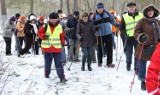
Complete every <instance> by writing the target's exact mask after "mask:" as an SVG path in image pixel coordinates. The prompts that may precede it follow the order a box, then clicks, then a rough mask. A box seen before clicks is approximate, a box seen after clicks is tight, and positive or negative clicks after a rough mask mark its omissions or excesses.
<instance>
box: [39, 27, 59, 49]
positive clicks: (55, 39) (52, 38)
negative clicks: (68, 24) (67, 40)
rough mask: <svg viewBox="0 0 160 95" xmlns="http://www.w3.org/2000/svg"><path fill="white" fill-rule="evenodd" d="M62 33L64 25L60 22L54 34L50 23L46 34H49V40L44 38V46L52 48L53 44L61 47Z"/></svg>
mask: <svg viewBox="0 0 160 95" xmlns="http://www.w3.org/2000/svg"><path fill="white" fill-rule="evenodd" d="M61 33H62V26H61V25H60V24H58V25H57V26H56V27H55V29H54V32H53V34H52V32H51V29H50V26H49V25H48V27H47V30H46V33H45V35H49V39H48V40H42V45H41V46H42V48H50V46H51V45H53V46H54V47H55V48H57V49H58V48H61V47H62V44H61V40H60V34H61Z"/></svg>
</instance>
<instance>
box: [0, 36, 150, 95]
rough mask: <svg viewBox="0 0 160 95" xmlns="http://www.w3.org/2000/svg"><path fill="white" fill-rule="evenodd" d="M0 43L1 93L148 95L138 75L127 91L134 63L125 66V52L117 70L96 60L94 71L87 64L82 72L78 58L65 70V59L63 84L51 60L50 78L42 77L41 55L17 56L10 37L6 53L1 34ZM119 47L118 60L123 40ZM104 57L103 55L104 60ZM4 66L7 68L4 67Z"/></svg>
mask: <svg viewBox="0 0 160 95" xmlns="http://www.w3.org/2000/svg"><path fill="white" fill-rule="evenodd" d="M119 39H120V38H119ZM0 44H1V46H3V47H2V48H1V49H0V52H2V56H0V59H1V60H2V61H3V62H1V64H0V65H1V69H0V93H1V91H2V89H3V92H2V95H147V92H146V91H141V88H140V84H141V83H140V81H139V80H138V79H137V76H136V78H135V83H134V85H133V89H132V92H131V93H130V86H131V82H132V80H133V76H134V70H133V64H132V70H131V71H127V70H126V68H125V67H126V63H125V56H124V54H123V56H122V61H121V63H120V67H119V70H118V71H117V70H116V69H117V67H116V68H105V67H97V63H93V64H92V69H93V71H88V70H87V66H86V71H84V72H82V71H81V62H79V63H73V64H72V66H71V71H68V70H67V68H68V67H69V65H70V64H71V62H67V64H66V65H65V67H64V69H65V75H66V78H67V79H68V82H67V83H66V84H65V85H63V84H60V83H59V79H58V77H57V75H56V71H55V69H54V68H55V67H54V63H53V64H52V71H51V74H50V77H51V78H49V79H46V78H44V59H43V55H33V54H27V55H24V56H23V57H20V58H18V57H17V53H16V51H15V49H14V48H15V46H14V37H13V43H12V54H13V55H12V56H5V52H4V51H5V44H4V41H3V39H2V37H1V38H0ZM118 47H119V48H118V60H119V57H120V55H121V52H122V44H119V45H118ZM115 54H116V51H114V61H113V63H114V64H116V66H117V65H118V61H116V58H115V56H116V55H115ZM81 55H82V54H80V57H81ZM105 58H106V57H105ZM105 60H106V59H103V61H105ZM86 65H87V64H86ZM103 65H104V64H103ZM7 66H8V68H7ZM5 68H7V69H6V70H5ZM2 72H3V74H2Z"/></svg>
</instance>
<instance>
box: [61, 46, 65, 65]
mask: <svg viewBox="0 0 160 95" xmlns="http://www.w3.org/2000/svg"><path fill="white" fill-rule="evenodd" d="M61 61H62V63H63V62H66V53H65V47H62V52H61Z"/></svg>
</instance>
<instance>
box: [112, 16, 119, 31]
mask: <svg viewBox="0 0 160 95" xmlns="http://www.w3.org/2000/svg"><path fill="white" fill-rule="evenodd" d="M115 21H116V22H119V20H118V18H117V17H115ZM116 30H117V28H116V27H115V26H114V25H112V32H116Z"/></svg>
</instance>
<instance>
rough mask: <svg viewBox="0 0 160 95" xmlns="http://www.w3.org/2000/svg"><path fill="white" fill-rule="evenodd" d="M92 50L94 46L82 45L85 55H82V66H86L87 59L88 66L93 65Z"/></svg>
mask: <svg viewBox="0 0 160 95" xmlns="http://www.w3.org/2000/svg"><path fill="white" fill-rule="evenodd" d="M92 51H93V47H82V52H83V56H82V67H84V66H85V63H86V60H87V63H88V66H90V65H91V61H92V55H91V54H92Z"/></svg>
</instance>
